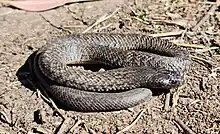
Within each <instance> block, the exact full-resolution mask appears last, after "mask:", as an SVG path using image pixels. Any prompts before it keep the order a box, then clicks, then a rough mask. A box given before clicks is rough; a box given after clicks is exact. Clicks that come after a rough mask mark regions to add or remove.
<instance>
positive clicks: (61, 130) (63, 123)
mask: <svg viewBox="0 0 220 134" xmlns="http://www.w3.org/2000/svg"><path fill="white" fill-rule="evenodd" d="M70 120H71V118H66V119H65V120H64V121H63V122H62V124H61V125H60V127H59V128H58V130H57V134H63V133H64V132H65V130H66V128H67V125H68V123H69V122H70Z"/></svg>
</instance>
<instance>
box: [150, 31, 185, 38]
mask: <svg viewBox="0 0 220 134" xmlns="http://www.w3.org/2000/svg"><path fill="white" fill-rule="evenodd" d="M183 32H184V30H180V31H177V32H166V33H158V34H150V36H153V37H167V36H177V35H181V34H182V33H183Z"/></svg>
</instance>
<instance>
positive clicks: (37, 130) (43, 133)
mask: <svg viewBox="0 0 220 134" xmlns="http://www.w3.org/2000/svg"><path fill="white" fill-rule="evenodd" d="M34 132H35V133H41V134H51V132H50V131H49V130H48V129H43V128H41V127H40V126H39V127H37V128H34Z"/></svg>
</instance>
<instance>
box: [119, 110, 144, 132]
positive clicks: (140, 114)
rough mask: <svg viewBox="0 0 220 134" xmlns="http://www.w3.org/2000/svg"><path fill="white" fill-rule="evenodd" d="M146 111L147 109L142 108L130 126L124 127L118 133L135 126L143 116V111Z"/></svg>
mask: <svg viewBox="0 0 220 134" xmlns="http://www.w3.org/2000/svg"><path fill="white" fill-rule="evenodd" d="M145 111H146V109H143V110H141V111H140V112H139V113H138V115H137V117H136V118H135V119H134V121H133V122H132V123H131V124H130V125H129V126H127V127H125V128H124V129H122V130H121V131H119V132H117V133H116V134H121V133H123V132H125V131H128V130H129V129H130V128H131V127H133V126H134V124H136V123H137V121H138V120H139V119H140V118H141V116H142V115H143V113H144V112H145Z"/></svg>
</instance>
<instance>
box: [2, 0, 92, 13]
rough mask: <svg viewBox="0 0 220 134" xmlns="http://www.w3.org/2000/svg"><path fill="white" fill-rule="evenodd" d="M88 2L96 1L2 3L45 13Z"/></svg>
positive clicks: (25, 0)
mask: <svg viewBox="0 0 220 134" xmlns="http://www.w3.org/2000/svg"><path fill="white" fill-rule="evenodd" d="M86 1H94V0H19V1H3V2H2V3H4V4H5V5H9V6H13V7H16V8H19V9H23V10H26V11H45V10H49V9H53V8H55V7H59V6H62V5H65V4H67V3H76V2H86Z"/></svg>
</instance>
